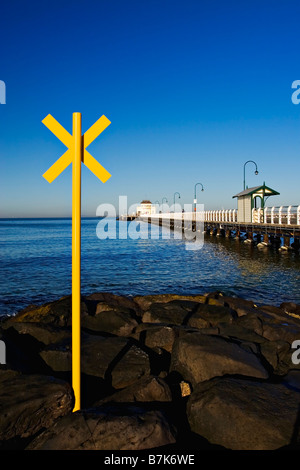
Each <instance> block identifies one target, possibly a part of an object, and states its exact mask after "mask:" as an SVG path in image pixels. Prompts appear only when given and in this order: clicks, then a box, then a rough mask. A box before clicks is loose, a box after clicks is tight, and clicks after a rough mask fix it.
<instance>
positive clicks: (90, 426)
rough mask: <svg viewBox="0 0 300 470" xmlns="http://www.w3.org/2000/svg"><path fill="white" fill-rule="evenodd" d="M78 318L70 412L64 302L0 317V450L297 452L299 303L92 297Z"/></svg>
mask: <svg viewBox="0 0 300 470" xmlns="http://www.w3.org/2000/svg"><path fill="white" fill-rule="evenodd" d="M81 315H82V319H81V323H82V363H81V370H82V407H81V410H80V411H77V412H75V413H74V412H72V409H73V406H74V396H73V391H72V387H71V299H70V297H65V298H62V299H59V300H57V301H55V302H51V303H48V304H45V305H42V306H30V307H28V308H26V309H25V310H23V311H21V312H19V313H18V314H17V315H16V316H14V317H10V318H6V319H3V320H2V322H1V324H0V339H2V340H3V341H4V342H5V345H6V357H7V358H6V364H5V365H1V366H0V449H28V450H35V449H36V450H40V449H50V450H51V449H53V450H59V449H61V450H71V449H72V450H73V449H99V450H145V449H161V450H162V449H172V450H173V451H176V450H179V449H181V450H186V449H194V450H197V449H199V450H201V449H214V450H215V449H221V450H223V449H233V450H258V449H259V450H275V449H299V448H300V436H299V431H300V430H299V426H300V365H298V364H297V363H293V360H292V356H293V353H294V352H295V350H294V349H293V343H294V341H297V340H300V306H299V305H295V304H293V303H285V304H281V305H280V306H270V305H261V306H259V307H258V306H256V305H255V304H254V302H252V301H248V300H243V299H240V298H233V297H226V296H224V295H222V294H221V293H210V294H205V295H194V296H179V295H171V294H170V295H154V296H138V297H134V298H126V297H122V296H116V295H113V294H109V293H96V294H93V295H90V296H88V297H84V298H82V305H81ZM298 357H300V354H299V355H298ZM294 362H297V361H294Z"/></svg>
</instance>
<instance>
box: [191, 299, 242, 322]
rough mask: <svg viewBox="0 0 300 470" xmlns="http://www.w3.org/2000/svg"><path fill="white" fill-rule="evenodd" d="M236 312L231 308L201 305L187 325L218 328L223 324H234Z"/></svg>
mask: <svg viewBox="0 0 300 470" xmlns="http://www.w3.org/2000/svg"><path fill="white" fill-rule="evenodd" d="M234 318H235V315H234V312H233V311H232V310H231V308H229V307H224V306H221V305H219V306H217V305H206V304H200V305H198V307H197V309H196V310H195V311H194V312H192V314H191V315H190V317H189V319H188V322H187V324H188V325H189V326H193V327H195V328H207V327H211V326H212V327H214V326H218V324H219V323H221V322H226V323H232V322H233V320H234Z"/></svg>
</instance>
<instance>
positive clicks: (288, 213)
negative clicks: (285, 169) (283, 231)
mask: <svg viewBox="0 0 300 470" xmlns="http://www.w3.org/2000/svg"><path fill="white" fill-rule="evenodd" d="M142 217H147V218H148V217H151V218H152V219H153V221H155V220H156V219H162V220H163V221H164V222H166V221H167V220H183V219H184V220H185V221H188V220H190V221H192V220H196V218H197V220H198V221H203V222H232V223H238V211H237V210H236V209H226V210H224V209H223V210H214V211H198V212H197V213H195V212H175V213H174V212H164V213H160V214H152V215H151V216H150V215H149V216H147V215H144V216H142ZM252 223H255V224H268V225H299V226H300V205H299V206H279V207H275V206H273V207H265V208H264V209H261V208H259V209H252Z"/></svg>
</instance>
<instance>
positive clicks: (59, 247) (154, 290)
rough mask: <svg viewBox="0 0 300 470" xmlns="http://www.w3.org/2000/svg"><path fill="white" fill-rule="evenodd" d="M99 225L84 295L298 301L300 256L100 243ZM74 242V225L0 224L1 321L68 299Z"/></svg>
mask: <svg viewBox="0 0 300 470" xmlns="http://www.w3.org/2000/svg"><path fill="white" fill-rule="evenodd" d="M98 222H99V220H98V219H93V218H90V219H89V218H83V219H82V276H81V279H82V280H81V286H82V288H81V291H82V294H90V293H93V292H99V291H102V292H113V293H115V294H123V295H129V296H133V295H146V294H159V293H178V294H197V293H200V294H202V293H205V292H212V291H215V290H220V291H223V292H224V293H226V294H228V295H236V296H241V297H243V298H245V299H251V300H254V301H255V302H256V303H257V304H273V305H279V304H280V303H281V302H283V301H294V302H297V303H300V289H299V287H300V256H299V254H298V255H297V254H294V253H278V252H276V251H273V250H266V251H259V250H258V249H257V248H255V247H251V246H247V245H245V244H243V243H239V242H236V241H235V240H228V239H219V238H215V237H205V243H204V246H203V248H202V249H201V250H197V251H190V250H186V249H185V243H184V241H181V240H175V239H170V240H163V239H161V238H160V239H159V240H155V239H151V238H150V239H147V240H144V239H136V240H132V239H130V238H127V239H125V240H119V239H106V240H100V239H99V238H98V237H97V235H96V227H97V224H98ZM131 223H132V222H131ZM117 224H118V222H117ZM71 241H72V240H71V219H0V247H1V251H0V273H1V288H0V315H6V314H14V313H15V312H17V311H18V310H20V309H22V308H24V307H26V306H27V305H29V304H42V303H45V302H49V301H52V300H55V299H58V298H59V297H62V296H64V295H69V294H70V293H71V261H72V260H71Z"/></svg>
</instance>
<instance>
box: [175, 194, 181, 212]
mask: <svg viewBox="0 0 300 470" xmlns="http://www.w3.org/2000/svg"><path fill="white" fill-rule="evenodd" d="M176 194H178V199H180V193H179V192H178V191H176V193H174V212H175V196H176Z"/></svg>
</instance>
